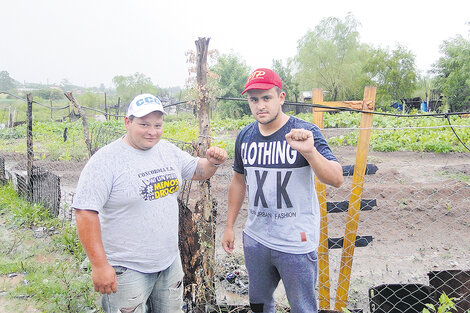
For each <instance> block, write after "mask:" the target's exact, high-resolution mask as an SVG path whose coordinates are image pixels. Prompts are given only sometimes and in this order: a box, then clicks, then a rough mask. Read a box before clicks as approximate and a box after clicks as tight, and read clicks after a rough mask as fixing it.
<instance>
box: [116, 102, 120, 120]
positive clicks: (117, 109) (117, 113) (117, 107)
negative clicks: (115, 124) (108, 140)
mask: <svg viewBox="0 0 470 313" xmlns="http://www.w3.org/2000/svg"><path fill="white" fill-rule="evenodd" d="M120 105H121V97H118V102H117V104H116V121H117V120H118V119H119V107H120Z"/></svg>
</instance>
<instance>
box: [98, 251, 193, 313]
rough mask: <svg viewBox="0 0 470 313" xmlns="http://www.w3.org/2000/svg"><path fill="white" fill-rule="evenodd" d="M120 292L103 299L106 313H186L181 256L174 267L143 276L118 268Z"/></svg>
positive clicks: (177, 258) (105, 295) (143, 274)
mask: <svg viewBox="0 0 470 313" xmlns="http://www.w3.org/2000/svg"><path fill="white" fill-rule="evenodd" d="M114 270H115V271H116V275H117V280H118V287H117V292H116V293H112V294H109V295H107V294H104V295H103V296H102V298H101V304H102V306H103V310H104V311H105V312H106V313H131V312H133V313H146V312H147V310H148V308H147V305H146V304H148V306H149V307H150V309H151V312H152V313H176V312H178V313H181V312H183V310H182V307H183V289H184V288H183V276H184V273H183V267H182V266H181V258H180V256H179V255H178V256H177V257H176V259H175V261H174V262H173V264H172V265H170V267H168V268H167V269H165V270H163V271H161V272H158V273H150V274H145V273H140V272H137V271H134V270H131V269H128V268H125V267H122V266H115V267H114Z"/></svg>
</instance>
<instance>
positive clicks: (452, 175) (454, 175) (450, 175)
mask: <svg viewBox="0 0 470 313" xmlns="http://www.w3.org/2000/svg"><path fill="white" fill-rule="evenodd" d="M439 174H440V175H441V176H444V177H447V178H450V179H454V180H458V181H461V182H464V183H467V184H470V176H468V175H465V174H463V173H451V172H448V171H440V172H439Z"/></svg>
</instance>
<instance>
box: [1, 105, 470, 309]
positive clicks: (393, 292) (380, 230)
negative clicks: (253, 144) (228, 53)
mask: <svg viewBox="0 0 470 313" xmlns="http://www.w3.org/2000/svg"><path fill="white" fill-rule="evenodd" d="M71 112H73V110H72V111H71ZM57 124H58V125H62V124H61V123H59V122H58V123H57ZM66 129H67V128H64V127H57V128H56V129H52V130H50V133H51V134H54V136H57V137H59V138H61V141H60V142H56V141H55V140H53V138H52V137H53V136H52V135H51V136H50V140H49V141H48V140H39V139H43V138H38V137H37V136H39V135H38V134H33V137H34V136H36V137H34V138H35V140H36V145H35V146H34V147H35V150H34V162H33V169H34V170H33V172H32V183H31V184H32V186H33V189H32V190H33V191H32V193H31V194H30V195H29V197H31V200H32V201H36V202H41V203H43V204H44V205H45V207H46V208H47V209H48V210H50V212H51V213H52V214H54V215H55V216H59V217H61V218H63V219H64V220H67V221H70V222H71V223H73V213H72V210H71V207H70V205H71V203H72V200H73V196H74V192H75V188H76V184H77V182H78V177H79V175H80V171H81V170H82V168H83V166H84V165H85V163H86V160H87V156H86V154H87V151H86V146H85V143H84V137H83V134H81V133H77V132H74V131H73V129H68V130H66ZM415 130H416V131H417V132H423V133H425V132H427V131H429V129H428V128H420V129H415ZM357 131H358V129H352V128H347V129H346V128H345V129H337V128H335V129H330V128H326V129H324V133H325V137H326V138H327V139H331V138H333V137H336V136H338V134H344V133H351V132H353V133H354V132H357ZM372 131H373V132H403V131H405V129H399V128H390V129H389V128H381V129H378V128H373V129H372ZM442 131H447V132H450V131H451V130H450V126H449V127H447V128H446V127H443V128H442ZM122 135H123V132H122V131H119V130H116V129H113V128H110V127H107V126H106V125H104V124H99V123H96V125H93V126H92V127H91V129H90V138H91V144H92V147H93V150H94V151H96V150H97V149H99V148H100V147H102V146H104V145H105V144H107V143H109V142H111V141H113V140H116V139H118V138H119V137H120V136H122ZM0 138H8V140H9V141H8V142H9V143H10V144H5V145H3V146H1V148H0V181H7V180H11V181H13V182H14V183H15V185H16V186H18V187H17V188H18V190H19V192H20V193H22V194H25V195H26V196H28V191H31V189H28V188H30V186H29V185H28V182H27V178H26V176H25V175H26V171H27V157H26V150H27V149H26V140H25V138H24V135H21V134H18V133H17V132H15V131H14V128H13V130H12V129H8V128H4V129H2V130H0ZM170 140H171V139H170ZM20 142H22V144H24V148H22V149H18V143H20ZM37 142H40V144H38V143H37ZM173 142H174V143H175V144H176V145H178V146H179V147H180V148H182V149H184V150H186V151H188V152H190V153H193V152H194V149H193V146H192V144H191V143H186V142H180V141H173ZM20 145H21V144H20ZM65 146H66V147H67V149H64V147H65ZM332 149H333V152H334V153H335V155H336V156H337V157H338V159H339V160H340V163H341V164H342V165H343V172H344V176H345V183H344V184H343V186H342V187H341V188H338V189H336V188H332V187H327V190H326V194H327V201H328V203H327V210H328V215H327V219H328V237H329V250H328V260H329V267H328V272H327V273H328V282H329V285H330V288H329V298H330V300H329V302H330V308H331V309H333V308H334V303H335V296H336V291H337V288H338V286H337V284H338V278H339V275H340V263H341V247H342V246H343V245H342V243H343V240H344V239H343V237H344V235H345V224H346V217H347V209H348V205H349V203H348V200H349V196H350V194H351V189H352V184H353V182H352V176H351V173H352V172H351V166H352V165H353V164H354V162H355V158H356V148H355V147H351V146H332ZM64 150H67V151H68V152H67V153H66V154H64V153H63V151H64ZM469 157H470V155H469V154H468V153H448V154H436V153H425V152H403V151H402V152H377V151H370V152H369V157H368V164H369V165H368V170H367V172H366V174H367V175H366V176H365V177H364V191H363V195H362V199H361V211H360V212H359V213H358V214H359V229H358V237H357V238H356V242H355V246H356V249H355V250H354V255H353V259H352V267H351V268H350V270H351V280H350V282H349V286H348V290H347V293H348V300H347V307H348V308H349V309H351V310H352V311H353V309H356V312H371V313H372V312H374V313H376V312H377V313H378V312H421V311H422V308H423V307H424V305H425V304H428V303H429V304H435V305H437V303H438V298H439V296H440V295H441V294H442V293H443V292H445V293H446V294H447V295H448V296H449V297H453V298H454V301H455V302H456V304H457V308H458V310H457V312H465V311H466V310H467V309H470V258H469V253H468V251H470V236H469V235H468V234H469V233H470V162H469ZM232 162H233V160H228V161H227V162H226V164H224V165H223V166H221V167H220V168H219V170H218V171H217V173H216V174H215V175H214V177H213V178H212V179H211V195H212V198H213V200H214V202H215V203H216V206H215V208H216V213H217V215H216V217H215V220H214V222H213V224H212V227H213V235H214V237H215V247H216V249H215V250H216V251H215V262H214V264H212V265H211V266H213V272H214V277H209V278H207V280H208V281H210V282H211V284H212V287H211V288H213V293H212V294H213V296H212V298H210V299H206V301H207V303H208V304H211V306H210V308H206V310H207V311H211V310H212V311H219V312H220V311H222V310H225V311H231V312H237V311H239V312H242V311H248V305H249V303H248V296H247V293H248V285H249V280H248V276H247V272H246V268H245V266H244V262H243V249H242V239H241V235H242V228H243V225H244V222H245V220H246V217H247V212H246V210H244V209H242V210H241V213H240V216H239V219H238V220H237V224H236V226H235V228H236V243H235V253H234V255H231V256H229V255H226V254H225V252H223V250H222V248H221V247H220V239H221V236H222V232H223V229H224V226H225V225H224V222H225V218H226V210H227V198H226V197H227V190H228V186H229V183H230V179H231V177H232V168H231V166H232V164H233V163H232ZM197 200H198V193H197V188H196V187H194V185H193V184H192V183H191V182H185V183H184V185H183V188H182V192H181V193H180V198H179V201H180V214H190V215H191V214H197V212H195V209H194V208H195V207H196V206H197ZM245 206H246V203H245V205H244V208H245ZM182 212H183V213H182ZM185 227H186V228H185ZM190 227H194V225H192V226H191V225H183V228H182V230H180V237H181V238H182V241H183V244H184V243H185V242H188V241H191V240H194V238H193V237H191V235H192V231H194V228H190ZM203 240H207V241H209V240H211V238H203ZM187 257H188V256H185V255H182V258H183V260H186V262H189V261H188V260H189V259H188V258H187ZM191 274H192V275H197V274H198V273H191ZM186 288H187V291H188V293H187V294H189V295H193V296H194V295H196V294H197V290H194V288H195V287H194V286H190V285H188V286H186ZM321 297H322V296H321V295H320V294H319V295H318V298H319V299H320V300H324V299H322V298H321ZM275 298H276V303H277V306H278V311H280V312H287V311H288V302H287V298H286V296H285V292H284V290H283V287H282V284H280V286H279V287H278V288H277V290H276V292H275ZM193 300H194V299H193ZM323 309H327V308H323ZM191 310H192V308H191V305H190V303H189V304H188V307H187V311H188V312H190V311H191Z"/></svg>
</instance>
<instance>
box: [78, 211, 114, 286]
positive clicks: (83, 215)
mask: <svg viewBox="0 0 470 313" xmlns="http://www.w3.org/2000/svg"><path fill="white" fill-rule="evenodd" d="M75 219H76V224H77V232H78V237H79V238H80V241H81V243H82V245H83V249H84V250H85V252H86V254H87V256H88V258H89V259H90V263H91V270H92V272H91V278H92V280H93V286H94V287H95V290H96V291H98V292H100V293H102V294H104V293H107V294H110V293H111V292H116V291H117V278H116V272H115V271H114V268H113V267H112V266H111V265H109V263H108V260H107V259H106V253H105V252H104V247H103V242H102V240H101V226H100V220H99V218H98V213H97V212H95V211H90V210H79V209H75Z"/></svg>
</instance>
